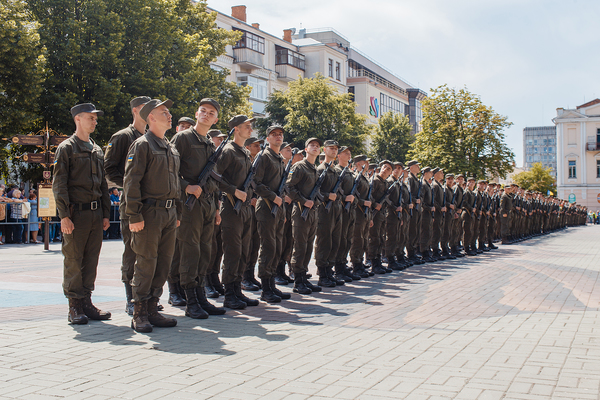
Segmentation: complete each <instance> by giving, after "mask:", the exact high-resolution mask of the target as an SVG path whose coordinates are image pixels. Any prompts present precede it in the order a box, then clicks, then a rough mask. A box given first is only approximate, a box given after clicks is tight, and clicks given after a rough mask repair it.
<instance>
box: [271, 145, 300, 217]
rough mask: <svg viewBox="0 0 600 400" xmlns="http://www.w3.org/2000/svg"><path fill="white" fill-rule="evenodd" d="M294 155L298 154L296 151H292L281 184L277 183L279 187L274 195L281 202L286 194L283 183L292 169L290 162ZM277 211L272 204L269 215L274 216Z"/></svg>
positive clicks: (276, 206) (276, 207)
mask: <svg viewBox="0 0 600 400" xmlns="http://www.w3.org/2000/svg"><path fill="white" fill-rule="evenodd" d="M296 153H298V149H294V151H292V158H290V161H288V163H287V166H286V167H285V170H284V171H283V176H282V177H281V183H279V187H278V188H277V191H276V192H275V194H276V195H277V196H278V197H281V199H282V201H283V196H285V193H286V192H287V186H286V184H285V182H286V181H287V178H288V175H289V173H290V169H291V168H292V161H294V157H295V156H296ZM282 204H283V203H282ZM278 210H279V206H278V205H277V204H274V203H273V207H272V208H271V214H273V216H276V215H277V211H278Z"/></svg>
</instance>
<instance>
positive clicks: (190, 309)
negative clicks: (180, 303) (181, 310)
mask: <svg viewBox="0 0 600 400" xmlns="http://www.w3.org/2000/svg"><path fill="white" fill-rule="evenodd" d="M185 298H186V300H187V301H186V303H187V305H186V306H185V316H186V317H190V318H193V319H206V318H208V313H207V312H206V311H205V310H204V309H203V308H202V307H200V304H199V303H198V297H197V296H196V288H190V289H185Z"/></svg>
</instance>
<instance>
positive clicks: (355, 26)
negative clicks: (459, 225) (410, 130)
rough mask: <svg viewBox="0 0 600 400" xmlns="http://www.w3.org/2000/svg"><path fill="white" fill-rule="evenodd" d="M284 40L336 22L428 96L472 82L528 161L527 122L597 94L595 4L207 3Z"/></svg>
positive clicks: (545, 119) (533, 0) (542, 122)
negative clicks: (292, 32) (238, 12)
mask: <svg viewBox="0 0 600 400" xmlns="http://www.w3.org/2000/svg"><path fill="white" fill-rule="evenodd" d="M235 5H245V6H247V9H246V15H247V22H248V23H253V22H258V23H259V24H260V29H261V30H263V31H265V32H268V33H270V34H272V35H275V36H280V37H281V36H282V35H283V30H284V29H287V28H296V29H300V28H307V29H314V28H324V27H331V28H334V29H335V30H336V31H338V32H340V33H341V34H342V35H344V36H345V37H346V38H348V39H349V41H350V43H351V45H352V46H353V47H355V48H357V49H358V50H359V51H361V52H362V53H364V54H366V55H368V56H369V57H371V58H372V59H374V60H375V61H377V62H378V63H379V64H381V65H383V66H384V67H386V68H387V69H388V70H390V71H391V72H393V73H394V74H395V75H397V76H399V77H401V78H402V79H403V80H405V81H406V82H407V83H409V84H411V85H413V86H414V87H418V88H419V89H421V90H423V91H425V92H427V93H429V92H430V90H431V89H432V88H436V87H438V86H440V85H443V84H447V85H448V86H450V87H453V88H457V89H461V88H463V87H466V88H467V89H468V90H469V91H470V92H471V93H474V94H476V95H478V96H480V98H481V100H482V102H483V103H484V104H486V105H487V106H490V107H492V108H493V109H494V110H495V111H496V112H497V113H499V114H501V115H504V116H506V117H508V120H509V121H510V122H512V123H513V126H511V127H510V128H508V129H506V131H505V134H506V142H507V144H508V146H509V147H510V148H511V149H512V150H513V151H514V153H515V161H516V164H517V166H522V165H523V128H525V127H533V126H551V125H553V123H552V118H554V117H555V116H556V109H557V108H560V107H562V108H575V107H577V106H578V105H581V104H583V103H585V102H588V101H591V100H593V99H595V98H597V97H599V98H600V87H599V80H600V72H599V71H600V23H598V21H599V20H600V1H597V0H563V1H555V0H543V1H542V0H471V1H467V0H452V1H450V0H419V1H416V0H371V1H365V0H343V1H342V0H327V1H323V0H302V1H275V0H237V1H230V0H208V6H209V7H211V8H213V9H216V10H218V11H220V12H222V13H225V14H228V15H230V14H231V6H235Z"/></svg>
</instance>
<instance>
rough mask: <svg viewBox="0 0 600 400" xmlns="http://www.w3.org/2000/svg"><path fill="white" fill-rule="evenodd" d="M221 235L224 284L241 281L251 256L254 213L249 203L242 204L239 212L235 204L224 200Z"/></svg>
mask: <svg viewBox="0 0 600 400" xmlns="http://www.w3.org/2000/svg"><path fill="white" fill-rule="evenodd" d="M221 218H222V222H221V235H222V237H223V277H222V281H223V284H224V285H227V284H230V283H235V282H241V281H242V275H243V273H244V270H245V269H246V266H247V265H248V259H249V257H250V235H251V234H252V215H251V213H250V206H249V205H246V204H244V205H242V208H241V210H240V213H239V214H236V213H235V211H234V210H233V206H232V205H231V204H230V203H229V202H228V201H224V202H223V205H222V207H221Z"/></svg>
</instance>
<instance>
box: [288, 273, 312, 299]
mask: <svg viewBox="0 0 600 400" xmlns="http://www.w3.org/2000/svg"><path fill="white" fill-rule="evenodd" d="M294 277H295V280H294V289H292V290H293V292H294V293H300V294H311V293H312V290H310V288H309V287H308V286H306V283H304V273H302V272H298V273H297V274H296V273H295V274H294Z"/></svg>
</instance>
